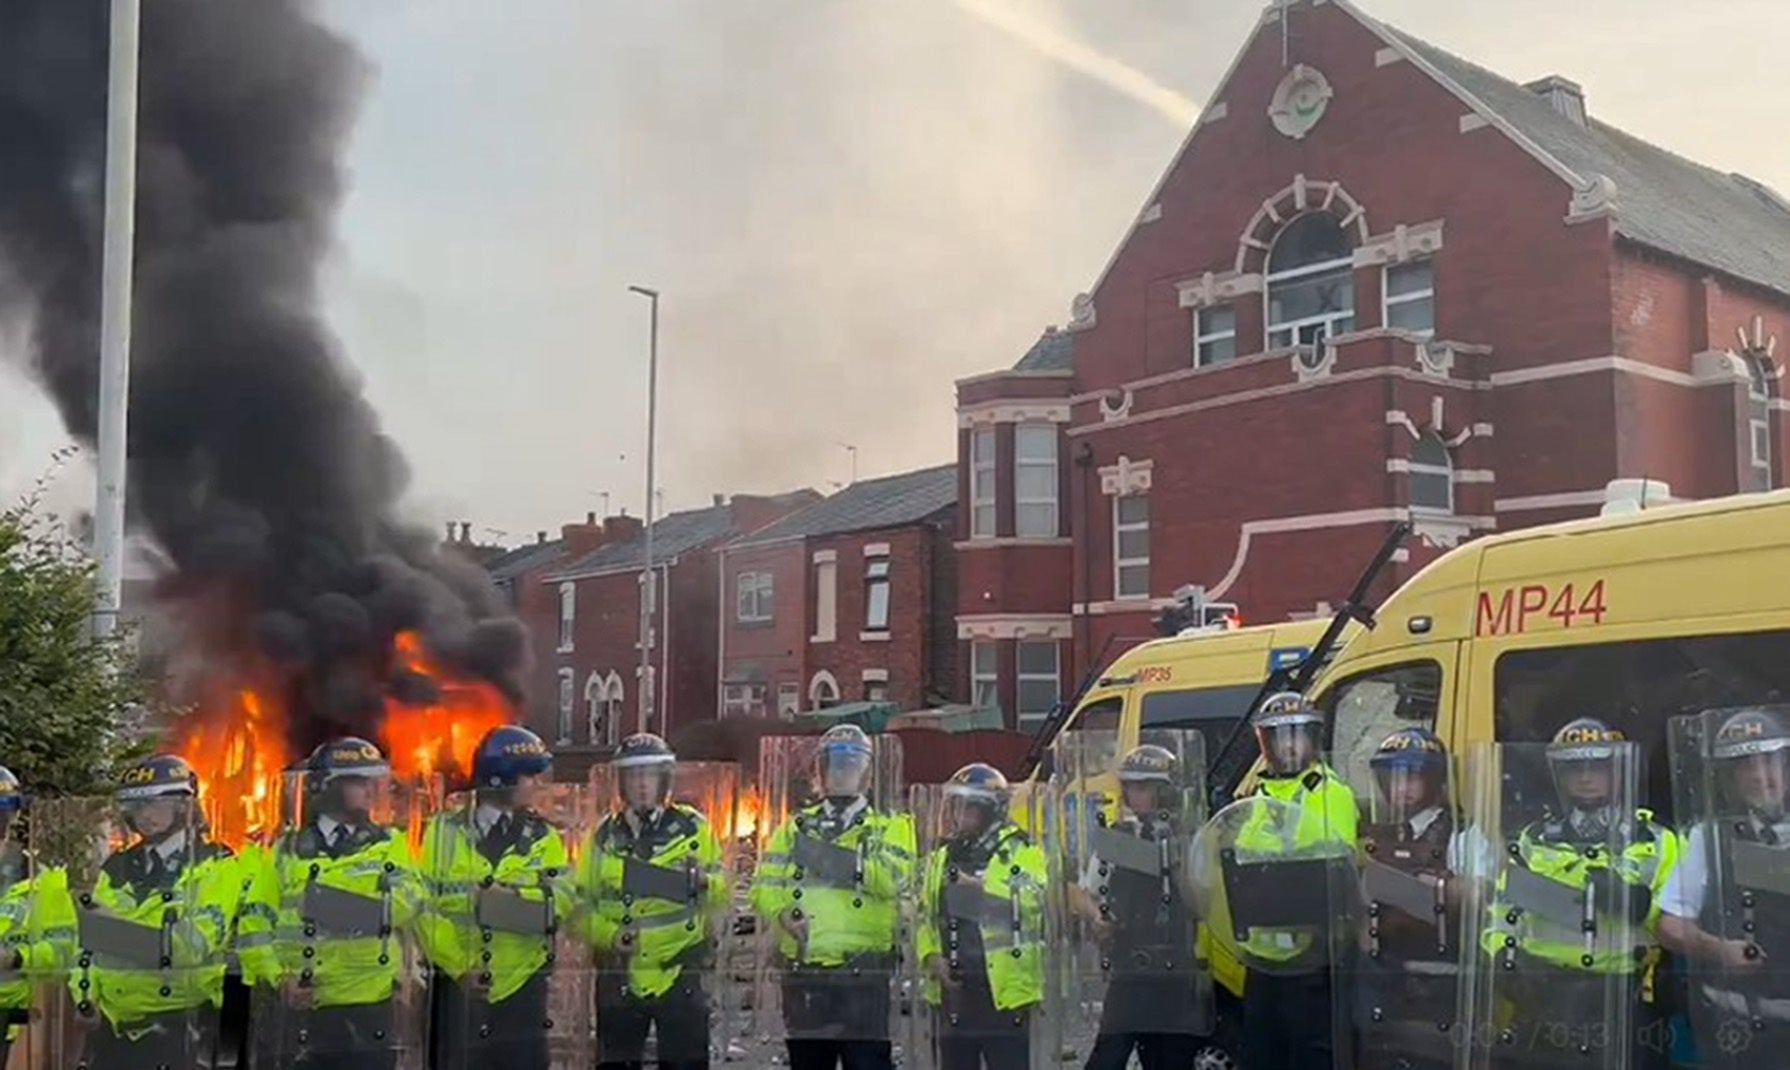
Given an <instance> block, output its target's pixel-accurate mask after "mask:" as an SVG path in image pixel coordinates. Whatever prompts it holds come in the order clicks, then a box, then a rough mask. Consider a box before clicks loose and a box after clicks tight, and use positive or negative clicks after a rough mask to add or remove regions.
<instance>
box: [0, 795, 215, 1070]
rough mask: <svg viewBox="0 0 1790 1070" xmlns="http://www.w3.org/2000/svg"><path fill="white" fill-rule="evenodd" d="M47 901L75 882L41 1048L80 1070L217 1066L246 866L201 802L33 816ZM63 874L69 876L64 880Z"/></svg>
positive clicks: (40, 1027) (93, 807)
mask: <svg viewBox="0 0 1790 1070" xmlns="http://www.w3.org/2000/svg"><path fill="white" fill-rule="evenodd" d="M31 839H32V844H31V850H32V855H33V857H34V859H35V864H36V866H37V873H38V878H39V879H40V880H42V881H45V882H46V888H45V892H46V894H47V895H54V894H55V893H53V892H52V891H51V889H50V888H49V887H48V884H47V882H50V881H54V880H57V879H61V880H65V881H66V893H65V894H66V896H67V898H66V899H64V900H62V903H61V905H52V904H51V903H50V902H48V901H46V902H45V903H44V904H43V905H44V908H45V909H46V910H51V911H54V912H55V913H57V914H59V915H61V917H62V921H61V923H60V924H59V926H58V928H60V929H62V930H63V935H64V937H65V938H66V939H67V942H66V943H60V942H58V944H57V952H55V953H54V958H55V959H56V960H57V961H56V967H57V968H54V969H52V970H50V971H48V972H49V975H48V976H42V975H40V979H42V980H46V981H50V982H51V983H55V982H57V981H60V982H62V983H60V984H55V987H54V988H52V989H44V990H40V998H41V999H42V1001H43V1003H42V1006H43V1011H44V1014H43V1016H42V1018H41V1020H40V1021H39V1022H38V1023H37V1028H36V1029H35V1030H34V1031H35V1033H36V1034H37V1036H36V1038H35V1039H34V1041H33V1043H34V1044H36V1045H39V1046H40V1048H41V1050H42V1051H43V1052H44V1053H46V1054H47V1058H48V1061H47V1063H46V1064H45V1065H48V1066H54V1067H78V1068H82V1070H126V1068H136V1067H169V1068H174V1067H189V1066H209V1065H211V1063H212V1061H213V1060H214V1058H215V1055H216V1050H217V1047H218V1034H219V1013H218V1009H219V1006H220V1005H221V1003H222V1000H223V987H224V970H225V961H226V956H227V951H228V948H227V946H226V944H227V939H228V931H227V926H228V919H229V917H230V916H231V915H233V914H234V913H235V912H236V908H237V905H238V901H239V899H240V896H241V885H240V882H239V880H238V879H237V868H236V861H235V858H234V856H233V855H232V854H231V853H230V851H229V850H228V849H227V848H224V847H221V846H218V845H216V844H214V843H212V842H211V840H210V839H209V837H208V836H207V834H206V829H205V826H204V824H203V822H201V821H200V820H199V818H198V811H197V808H196V806H195V805H194V801H193V800H192V799H191V798H187V797H179V796H162V797H159V798H149V799H142V800H137V801H133V802H129V803H122V804H121V803H115V802H114V801H113V800H112V799H111V798H62V799H50V800H45V801H43V802H40V803H39V804H37V806H36V807H34V808H33V812H32V837H31ZM55 875H59V876H55Z"/></svg>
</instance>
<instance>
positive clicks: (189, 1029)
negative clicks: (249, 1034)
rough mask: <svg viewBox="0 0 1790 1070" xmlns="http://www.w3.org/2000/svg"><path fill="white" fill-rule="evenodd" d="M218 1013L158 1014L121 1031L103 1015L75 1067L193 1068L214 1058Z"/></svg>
mask: <svg viewBox="0 0 1790 1070" xmlns="http://www.w3.org/2000/svg"><path fill="white" fill-rule="evenodd" d="M216 1047H217V1016H216V1015H215V1014H213V1013H212V1012H211V1011H210V1010H209V1008H200V1009H197V1010H193V1011H177V1012H175V1013H173V1014H159V1015H155V1016H153V1017H151V1018H149V1019H147V1020H145V1021H144V1022H142V1023H140V1024H135V1025H133V1027H131V1028H127V1029H126V1030H125V1031H124V1032H123V1033H122V1034H121V1033H119V1032H118V1031H116V1030H114V1029H113V1028H112V1024H111V1023H110V1022H108V1021H106V1020H105V1019H104V1018H103V1017H102V1018H101V1019H100V1020H99V1021H98V1022H97V1023H96V1024H95V1025H94V1027H93V1030H92V1032H90V1033H88V1034H87V1048H86V1051H85V1052H84V1053H83V1055H82V1057H81V1060H80V1061H79V1062H77V1063H76V1064H75V1066H74V1068H73V1070H190V1068H192V1067H195V1066H199V1065H201V1064H202V1063H208V1062H210V1061H211V1059H212V1052H213V1049H215V1048H216Z"/></svg>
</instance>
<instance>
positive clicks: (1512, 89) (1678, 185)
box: [1028, 23, 1790, 356]
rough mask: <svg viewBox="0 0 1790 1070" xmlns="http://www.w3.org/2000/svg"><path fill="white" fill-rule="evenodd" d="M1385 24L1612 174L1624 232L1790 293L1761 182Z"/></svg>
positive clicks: (1575, 157)
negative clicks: (1567, 109)
mask: <svg viewBox="0 0 1790 1070" xmlns="http://www.w3.org/2000/svg"><path fill="white" fill-rule="evenodd" d="M1379 28H1380V29H1381V30H1383V31H1384V32H1386V33H1387V34H1390V35H1391V36H1393V37H1394V38H1396V39H1397V41H1398V42H1401V43H1403V44H1405V45H1407V46H1408V47H1409V48H1410V49H1411V50H1412V51H1414V52H1415V53H1417V55H1418V56H1420V57H1421V58H1422V59H1424V60H1425V61H1427V62H1428V63H1429V64H1430V65H1431V66H1433V67H1435V68H1436V69H1437V70H1438V71H1439V72H1441V73H1442V75H1443V76H1444V77H1445V78H1447V79H1449V80H1452V81H1453V82H1455V83H1456V84H1457V85H1458V86H1459V87H1460V88H1462V89H1464V90H1465V91H1466V92H1468V93H1469V94H1471V95H1472V96H1474V97H1477V98H1478V99H1479V101H1480V102H1481V103H1482V104H1484V105H1485V106H1486V107H1487V108H1489V109H1490V110H1491V111H1493V112H1494V113H1496V114H1497V115H1499V116H1500V117H1502V118H1503V119H1504V120H1505V121H1507V122H1508V123H1509V124H1510V125H1511V126H1512V127H1514V128H1515V129H1516V130H1517V132H1519V133H1520V134H1522V135H1523V136H1524V137H1527V138H1528V139H1529V140H1531V141H1533V142H1534V143H1535V144H1536V145H1538V146H1539V147H1540V148H1541V149H1542V151H1543V152H1545V153H1547V154H1548V155H1549V156H1552V157H1553V158H1554V159H1555V160H1557V161H1558V162H1559V163H1560V164H1562V165H1564V166H1565V167H1566V168H1567V169H1569V170H1571V171H1573V172H1574V173H1576V174H1577V175H1578V176H1579V177H1580V178H1581V179H1582V180H1586V181H1590V180H1591V179H1592V176H1594V175H1604V176H1606V177H1608V178H1609V179H1610V180H1611V181H1613V182H1614V183H1615V184H1616V198H1615V203H1616V216H1615V223H1616V232H1617V233H1618V234H1620V235H1622V236H1623V237H1625V238H1628V239H1629V240H1631V241H1634V242H1637V243H1639V244H1641V245H1645V246H1649V247H1651V248H1654V249H1658V250H1661V251H1663V252H1666V253H1669V254H1672V255H1675V256H1678V257H1682V258H1683V259H1686V260H1690V261H1692V262H1694V263H1698V264H1702V265H1705V266H1707V267H1711V268H1714V269H1715V270H1717V271H1721V272H1723V273H1725V274H1728V275H1732V276H1734V277H1735V278H1739V279H1743V280H1746V281H1748V282H1752V283H1756V284H1758V285H1761V286H1765V287H1768V288H1770V289H1772V290H1776V291H1778V292H1780V293H1786V294H1790V202H1786V201H1785V200H1784V198H1782V197H1781V196H1779V195H1778V194H1776V193H1774V192H1773V191H1771V190H1770V189H1769V188H1768V187H1766V186H1765V185H1764V184H1763V183H1760V182H1758V181H1756V180H1754V179H1750V178H1747V177H1745V176H1744V175H1737V174H1730V173H1727V172H1723V171H1717V170H1715V169H1714V168H1711V167H1705V166H1703V165H1702V164H1699V163H1696V162H1694V161H1691V160H1687V159H1685V158H1684V157H1682V156H1678V155H1676V154H1674V153H1671V152H1668V151H1667V150H1665V149H1662V148H1660V147H1659V146H1658V145H1654V144H1652V143H1650V142H1647V141H1643V140H1642V139H1640V138H1638V137H1635V136H1634V135H1632V134H1627V133H1624V132H1623V131H1621V130H1618V129H1616V128H1615V127H1613V126H1610V125H1609V124H1607V123H1602V122H1599V121H1597V119H1596V118H1591V119H1590V120H1589V121H1588V123H1587V125H1585V126H1580V125H1579V124H1578V123H1576V122H1574V121H1573V120H1572V119H1569V118H1567V117H1566V116H1564V115H1561V114H1560V113H1559V112H1557V111H1555V110H1554V108H1553V107H1552V106H1551V105H1550V104H1549V103H1548V102H1547V101H1546V100H1545V99H1544V98H1542V97H1541V96H1540V95H1538V94H1536V93H1535V92H1533V91H1531V90H1529V89H1526V88H1524V87H1523V86H1521V85H1518V84H1517V83H1515V82H1513V81H1511V80H1510V79H1508V78H1505V77H1504V76H1502V75H1500V74H1496V73H1494V72H1492V71H1488V70H1486V69H1485V68H1484V67H1481V66H1479V65H1477V64H1475V63H1471V62H1469V61H1467V60H1464V59H1462V58H1460V57H1459V56H1456V55H1454V54H1452V53H1450V52H1446V51H1444V50H1442V49H1440V48H1437V47H1436V46H1435V45H1432V44H1429V43H1428V42H1425V41H1421V40H1418V39H1417V38H1415V37H1412V36H1411V35H1409V34H1407V33H1405V32H1404V31H1402V30H1398V29H1396V28H1394V27H1391V26H1387V25H1386V24H1385V23H1380V24H1379ZM1562 214H1564V212H1562ZM1028 356H1029V354H1028Z"/></svg>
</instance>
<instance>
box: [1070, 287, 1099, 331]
mask: <svg viewBox="0 0 1790 1070" xmlns="http://www.w3.org/2000/svg"><path fill="white" fill-rule="evenodd" d="M1098 320H1099V317H1098V316H1096V315H1095V312H1094V295H1093V294H1085V293H1080V294H1076V295H1075V300H1073V301H1071V302H1069V325H1068V326H1066V327H1064V328H1063V329H1064V330H1065V331H1084V330H1087V329H1088V328H1089V327H1092V326H1094V324H1095V323H1096V322H1098Z"/></svg>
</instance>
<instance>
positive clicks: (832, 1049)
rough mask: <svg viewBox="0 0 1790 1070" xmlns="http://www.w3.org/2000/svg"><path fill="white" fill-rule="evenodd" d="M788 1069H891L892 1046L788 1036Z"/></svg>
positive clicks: (872, 1041)
mask: <svg viewBox="0 0 1790 1070" xmlns="http://www.w3.org/2000/svg"><path fill="white" fill-rule="evenodd" d="M784 1043H785V1045H786V1046H787V1047H788V1048H789V1070H835V1068H837V1067H841V1066H843V1067H844V1068H845V1070H891V1068H893V1067H894V1065H895V1045H893V1044H892V1043H890V1042H889V1041H887V1040H864V1039H857V1040H823V1039H818V1038H813V1037H808V1038H800V1037H790V1038H789V1039H788V1040H786V1041H785V1042H784Z"/></svg>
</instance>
